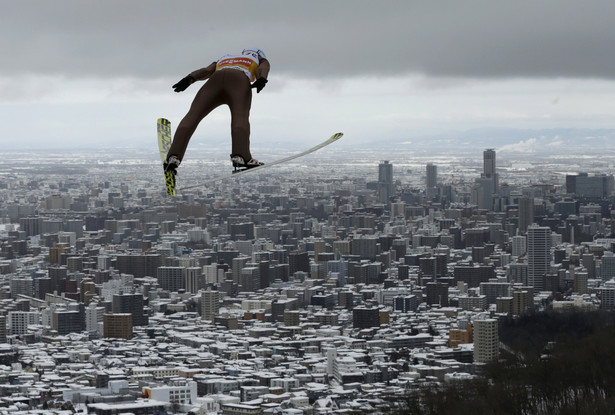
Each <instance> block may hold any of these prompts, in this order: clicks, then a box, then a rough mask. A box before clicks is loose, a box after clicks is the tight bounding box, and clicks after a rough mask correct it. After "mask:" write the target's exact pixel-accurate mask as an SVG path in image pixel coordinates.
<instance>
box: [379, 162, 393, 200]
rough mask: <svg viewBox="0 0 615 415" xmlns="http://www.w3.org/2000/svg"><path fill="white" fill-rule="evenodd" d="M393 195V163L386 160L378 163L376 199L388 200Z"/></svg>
mask: <svg viewBox="0 0 615 415" xmlns="http://www.w3.org/2000/svg"><path fill="white" fill-rule="evenodd" d="M392 195H393V165H392V164H391V163H389V162H388V160H385V161H382V162H380V164H379V165H378V200H379V201H380V202H381V203H386V202H388V200H389V198H390V197H391V196H392Z"/></svg>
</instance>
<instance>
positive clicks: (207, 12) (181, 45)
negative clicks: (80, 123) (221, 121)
mask: <svg viewBox="0 0 615 415" xmlns="http://www.w3.org/2000/svg"><path fill="white" fill-rule="evenodd" d="M0 5H2V9H3V13H2V17H1V19H2V24H1V25H0V47H1V48H2V50H3V51H5V54H4V56H5V58H3V60H2V63H1V64H0V75H3V76H12V75H17V74H24V73H28V74H52V75H64V76H67V77H81V76H83V77H90V76H96V77H118V76H128V77H143V78H155V77H163V76H164V77H167V76H171V77H177V76H180V75H183V74H185V73H187V72H189V71H191V70H193V69H196V68H197V67H200V66H201V65H202V66H204V65H206V64H208V63H209V62H211V61H212V60H215V59H217V58H218V57H219V56H220V55H222V54H224V53H229V52H237V51H240V50H241V49H242V48H243V47H245V46H257V47H260V48H262V49H264V50H265V52H266V53H267V54H268V55H269V57H270V59H271V61H272V67H273V70H274V71H275V72H277V73H279V74H286V75H297V76H301V77H308V78H320V77H340V78H345V77H349V76H372V75H403V74H410V73H419V74H424V75H427V76H441V77H488V78H507V77H539V78H554V77H575V78H577V77H578V78H605V79H613V78H614V77H615V73H614V70H613V68H615V42H613V39H615V25H613V23H612V22H613V18H614V17H615V2H612V1H601V0H599V1H591V2H581V1H572V0H546V1H524V0H518V1H506V2H504V1H493V0H486V1H474V0H468V1H458V0H455V1H410V0H405V1H363V0H337V1H336V0H322V1H321V0H311V1H287V0H280V1H258V2H257V1H253V0H252V1H222V2H213V1H200V0H199V1H175V2H169V1H158V0H149V1H145V0H104V1H102V0H101V1H92V0H74V1H68V0H54V1H34V0H19V1H14V0H3V1H1V2H0Z"/></svg>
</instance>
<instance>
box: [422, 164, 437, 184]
mask: <svg viewBox="0 0 615 415" xmlns="http://www.w3.org/2000/svg"><path fill="white" fill-rule="evenodd" d="M426 177H427V178H426V183H425V184H426V186H427V188H430V187H436V186H437V185H438V166H436V165H435V164H432V163H428V164H427V167H426Z"/></svg>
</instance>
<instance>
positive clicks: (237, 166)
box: [231, 154, 265, 173]
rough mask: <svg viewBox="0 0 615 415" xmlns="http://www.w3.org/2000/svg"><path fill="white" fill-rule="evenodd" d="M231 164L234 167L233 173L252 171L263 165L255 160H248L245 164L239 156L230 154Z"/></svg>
mask: <svg viewBox="0 0 615 415" xmlns="http://www.w3.org/2000/svg"><path fill="white" fill-rule="evenodd" d="M231 162H232V163H233V167H234V170H233V173H237V172H240V171H243V170H248V169H253V168H254V167H258V166H262V165H264V164H265V163H261V162H260V161H258V160H255V159H250V160H249V161H247V162H246V161H245V159H244V158H243V157H242V156H240V155H239V154H231Z"/></svg>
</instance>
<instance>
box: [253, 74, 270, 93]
mask: <svg viewBox="0 0 615 415" xmlns="http://www.w3.org/2000/svg"><path fill="white" fill-rule="evenodd" d="M266 83H267V80H266V79H265V78H258V79H257V80H256V81H254V83H253V84H252V88H256V93H257V94H258V93H259V92H261V89H263V88H264V87H265V84H266Z"/></svg>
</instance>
